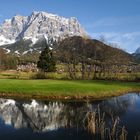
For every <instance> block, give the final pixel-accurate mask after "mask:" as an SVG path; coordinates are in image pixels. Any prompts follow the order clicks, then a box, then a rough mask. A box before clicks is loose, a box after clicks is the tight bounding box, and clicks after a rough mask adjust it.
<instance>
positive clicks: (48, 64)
mask: <svg viewBox="0 0 140 140" xmlns="http://www.w3.org/2000/svg"><path fill="white" fill-rule="evenodd" d="M55 65H56V62H55V59H54V57H53V54H52V51H51V50H50V49H49V46H48V45H47V46H46V48H45V49H44V50H43V51H42V52H41V54H40V57H39V61H38V62H37V67H38V68H39V69H40V70H41V71H43V72H53V71H55V70H56V67H55Z"/></svg>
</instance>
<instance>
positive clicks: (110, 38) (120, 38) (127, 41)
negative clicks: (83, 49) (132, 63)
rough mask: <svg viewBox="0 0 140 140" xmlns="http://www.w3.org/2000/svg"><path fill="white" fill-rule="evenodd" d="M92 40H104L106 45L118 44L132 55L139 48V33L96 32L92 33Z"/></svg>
mask: <svg viewBox="0 0 140 140" xmlns="http://www.w3.org/2000/svg"><path fill="white" fill-rule="evenodd" d="M91 36H92V38H95V39H100V37H101V36H103V37H104V38H105V40H106V41H107V42H108V43H115V44H118V46H120V47H121V48H122V49H124V50H126V51H128V52H130V53H132V52H135V50H136V49H137V48H138V47H139V46H140V41H139V38H140V32H129V33H117V32H98V33H92V34H91Z"/></svg>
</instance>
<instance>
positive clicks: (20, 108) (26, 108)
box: [0, 93, 140, 140]
mask: <svg viewBox="0 0 140 140" xmlns="http://www.w3.org/2000/svg"><path fill="white" fill-rule="evenodd" d="M124 127H125V128H124ZM138 132H140V95H139V94H136V93H131V94H127V95H123V96H119V97H115V98H110V99H106V100H101V101H92V102H60V101H54V102H52V101H37V100H30V101H26V100H25V101H23V100H13V99H0V139H2V140H32V139H33V140H96V139H97V140H98V139H111V138H112V137H114V138H115V139H120V138H121V137H123V136H126V137H127V139H128V140H132V139H134V137H136V136H138V134H139V133H138Z"/></svg>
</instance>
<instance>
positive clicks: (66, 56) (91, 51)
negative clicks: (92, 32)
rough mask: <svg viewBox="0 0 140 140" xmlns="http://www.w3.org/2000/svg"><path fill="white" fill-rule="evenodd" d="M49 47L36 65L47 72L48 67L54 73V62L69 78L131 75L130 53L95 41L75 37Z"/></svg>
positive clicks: (131, 61)
mask: <svg viewBox="0 0 140 140" xmlns="http://www.w3.org/2000/svg"><path fill="white" fill-rule="evenodd" d="M51 47H52V48H53V50H51V51H50V50H49V46H47V47H46V48H47V49H46V50H44V51H43V52H42V53H41V55H40V59H39V62H38V67H39V68H40V69H42V70H44V71H46V72H47V71H48V72H49V71H50V70H49V67H50V66H52V68H53V69H52V71H54V70H55V68H56V67H55V63H57V64H58V63H60V64H63V65H65V66H66V68H67V70H66V71H67V72H68V74H69V77H70V78H71V79H98V78H100V79H101V78H105V77H109V76H112V75H113V76H115V75H116V74H117V73H127V72H131V67H130V66H131V65H132V63H133V58H132V56H131V55H130V54H128V53H126V52H125V51H123V50H121V49H118V48H115V47H111V46H109V45H106V44H104V43H103V42H101V41H98V40H92V39H87V38H82V37H78V36H75V37H69V38H66V39H64V40H62V41H59V42H58V43H55V44H54V45H53V46H51ZM47 54H48V55H47ZM50 54H51V55H50ZM54 60H56V62H55V61H54ZM47 61H48V62H47ZM51 61H52V62H51ZM47 63H48V66H47ZM51 63H52V64H51ZM45 65H46V67H48V70H47V68H45Z"/></svg>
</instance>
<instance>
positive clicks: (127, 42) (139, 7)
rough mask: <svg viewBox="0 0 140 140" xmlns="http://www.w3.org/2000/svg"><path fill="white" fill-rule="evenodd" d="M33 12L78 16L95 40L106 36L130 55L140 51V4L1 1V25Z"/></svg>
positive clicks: (136, 0)
mask: <svg viewBox="0 0 140 140" xmlns="http://www.w3.org/2000/svg"><path fill="white" fill-rule="evenodd" d="M32 11H47V12H50V13H54V14H58V15H60V16H64V17H71V16H75V17H77V18H78V20H79V22H80V23H81V24H82V26H83V27H84V28H85V29H86V31H87V32H88V33H89V34H90V36H92V37H93V38H97V39H100V38H101V36H103V37H104V38H105V40H106V41H107V42H109V43H115V44H117V45H118V47H120V48H122V49H124V50H126V51H128V52H134V51H135V50H136V48H138V47H140V0H1V2H0V23H2V22H3V21H4V19H7V18H11V17H12V16H14V15H16V14H20V15H25V16H27V15H30V14H31V13H32Z"/></svg>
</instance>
